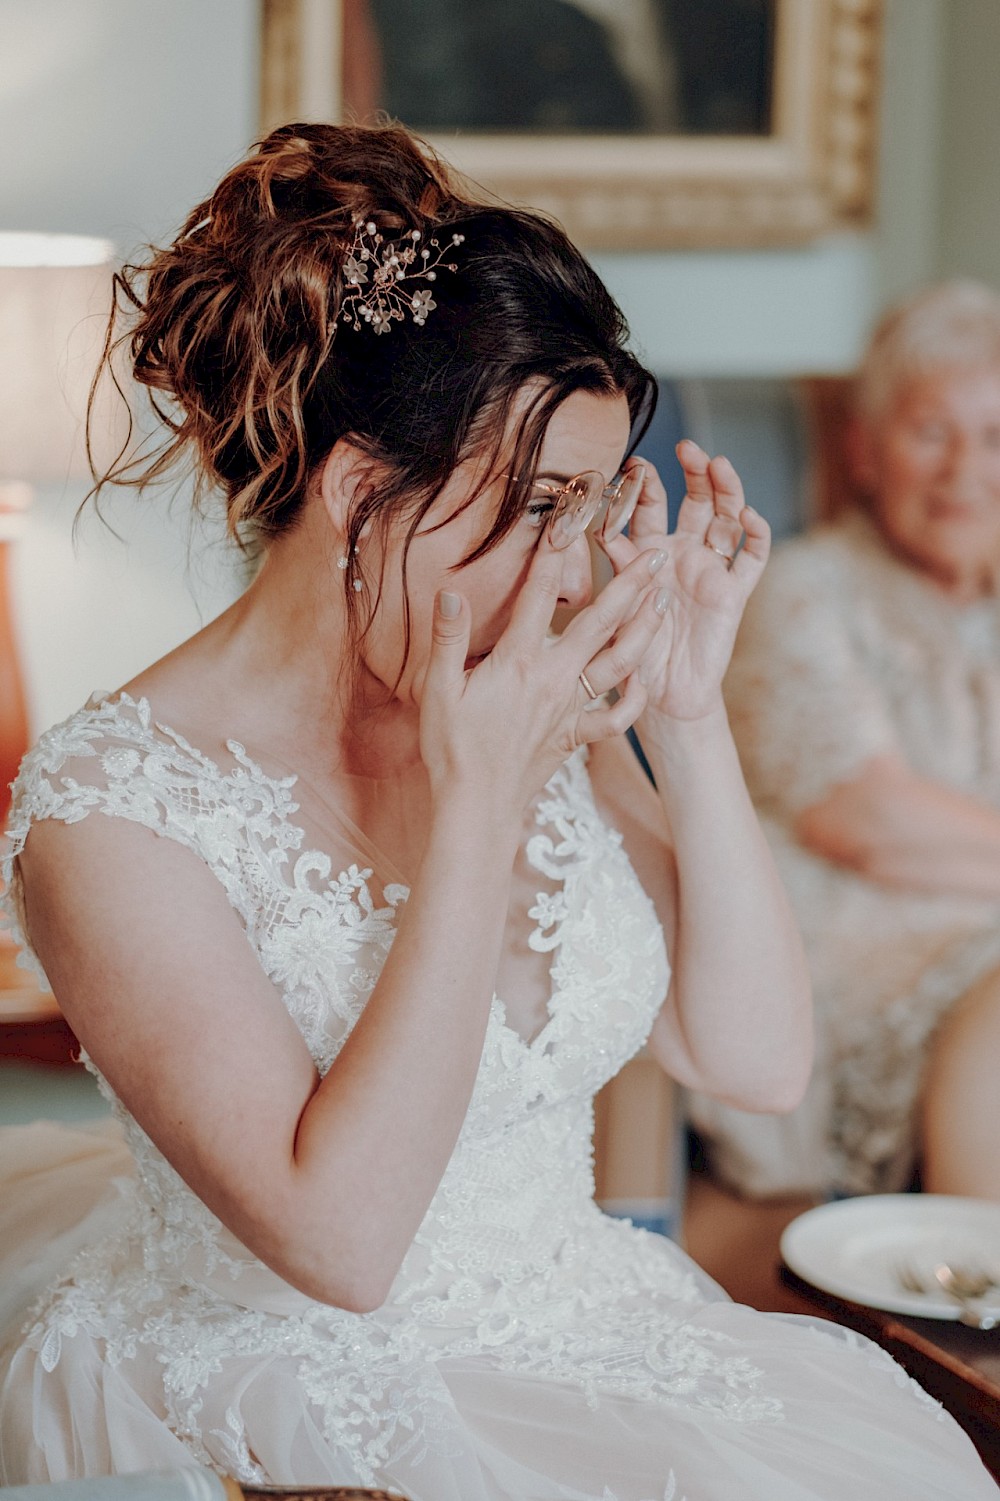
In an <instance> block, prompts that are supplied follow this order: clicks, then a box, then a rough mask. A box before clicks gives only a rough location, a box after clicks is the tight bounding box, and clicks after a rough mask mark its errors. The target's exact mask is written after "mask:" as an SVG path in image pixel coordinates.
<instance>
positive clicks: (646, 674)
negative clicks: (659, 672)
mask: <svg viewBox="0 0 1000 1501" xmlns="http://www.w3.org/2000/svg"><path fill="white" fill-rule="evenodd" d="M636 676H637V677H638V679H639V681H640V683H641V684H642V686H643V687H644V688H648V687H649V684H650V682H651V680H652V677H653V669H652V667H651V666H650V665H649V663H648V662H643V664H642V666H641V667H640V668H639V671H638V673H637V674H636Z"/></svg>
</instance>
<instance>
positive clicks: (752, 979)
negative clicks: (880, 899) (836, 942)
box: [590, 710, 812, 1111]
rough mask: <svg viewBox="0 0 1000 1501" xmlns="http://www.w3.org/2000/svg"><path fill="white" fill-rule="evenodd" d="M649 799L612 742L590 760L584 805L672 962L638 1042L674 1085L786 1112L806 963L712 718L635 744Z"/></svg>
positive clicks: (794, 1074)
mask: <svg viewBox="0 0 1000 1501" xmlns="http://www.w3.org/2000/svg"><path fill="white" fill-rule="evenodd" d="M643 748H644V750H645V752H646V754H647V756H648V757H649V759H650V762H651V765H652V769H653V773H654V776H655V777H656V779H657V784H658V786H659V787H660V788H661V789H662V794H661V795H660V796H658V795H657V793H656V792H655V791H654V789H653V788H652V787H651V785H650V783H649V781H648V780H647V778H646V776H645V775H644V773H643V772H642V771H641V769H640V767H639V764H638V761H637V760H636V758H635V756H634V755H633V753H632V751H631V750H630V749H629V747H628V746H627V744H625V743H624V742H617V743H615V744H611V743H603V744H601V745H598V746H594V747H593V749H592V750H591V753H590V765H591V778H592V781H593V784H594V791H595V796H596V797H597V800H598V803H599V806H600V807H601V811H602V813H603V814H604V816H605V817H606V818H607V819H608V821H609V822H610V823H611V824H612V825H613V826H614V827H616V828H618V829H619V830H620V831H621V833H622V835H623V838H624V843H625V848H626V850H627V851H628V854H629V858H630V859H631V861H632V864H633V866H634V867H635V870H636V873H637V875H638V877H639V880H640V882H641V883H642V885H643V887H644V889H645V890H646V892H647V893H648V895H649V896H650V897H651V899H652V900H653V902H654V903H655V905H656V908H657V913H658V915H659V917H660V921H661V923H662V924H663V928H664V936H665V938H666V942H667V951H668V953H669V955H670V961H671V982H670V989H669V992H668V994H667V998H666V1001H665V1004H664V1006H663V1008H662V1010H661V1011H660V1013H659V1015H658V1017H657V1019H656V1022H655V1024H654V1026H653V1030H652V1032H651V1034H650V1037H649V1042H648V1047H649V1050H650V1052H652V1053H653V1054H654V1056H655V1057H656V1058H657V1060H658V1061H659V1063H660V1064H661V1065H662V1066H663V1068H665V1069H666V1070H667V1072H668V1073H669V1074H671V1076H672V1077H673V1078H675V1079H677V1080H678V1081H679V1082H680V1083H682V1084H685V1085H687V1086H688V1087H690V1088H693V1089H698V1090H701V1091H703V1092H705V1093H708V1094H712V1095H715V1096H717V1097H718V1098H720V1099H723V1100H725V1101H726V1102H727V1103H729V1104H732V1105H735V1106H737V1107H738V1108H740V1109H743V1110H765V1111H766V1110H774V1111H783V1110H791V1109H793V1108H794V1107H795V1105H797V1104H798V1102H799V1100H800V1098H801V1096H802V1092H803V1090H804V1088H805V1085H806V1083H807V1081H808V1077H809V1068H810V1063H811V1056H812V1028H811V1008H810V1004H809V981H808V975H807V973H806V968H805V960H804V957H803V954H802V947H801V943H800V941H799V937H798V933H797V931H796V928H795V923H794V920H793V918H792V916H791V913H790V910H789V906H788V902H787V899H786V897H785V893H784V890H783V888H782V886H781V883H780V881H779V878H778V875H777V872H776V871H775V868H774V864H773V861H772V859H771V855H770V851H769V850H768V848H767V845H766V842H765V840H764V837H763V835H762V833H761V831H760V825H759V824H758V822H757V818H756V814H755V813H754V810H753V807H752V805H751V803H750V799H749V796H748V795H747V791H746V785H745V783H744V781H743V776H742V772H741V770H740V766H739V762H738V760H737V757H736V752H735V748H734V746H733V742H732V737H731V736H730V734H729V730H728V725H727V724H726V722H725V718H724V714H723V712H722V711H721V710H720V711H719V717H718V718H717V719H716V718H712V719H711V721H709V722H704V723H703V722H699V723H698V724H697V725H689V726H686V727H683V728H682V730H681V732H680V733H674V734H672V735H671V737H670V742H669V744H668V745H667V746H665V747H663V748H662V749H661V748H660V747H658V746H656V745H654V744H653V743H652V742H651V740H650V738H649V736H648V735H647V736H646V737H645V738H644V740H643Z"/></svg>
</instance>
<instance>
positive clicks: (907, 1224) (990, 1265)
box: [781, 1194, 1000, 1319]
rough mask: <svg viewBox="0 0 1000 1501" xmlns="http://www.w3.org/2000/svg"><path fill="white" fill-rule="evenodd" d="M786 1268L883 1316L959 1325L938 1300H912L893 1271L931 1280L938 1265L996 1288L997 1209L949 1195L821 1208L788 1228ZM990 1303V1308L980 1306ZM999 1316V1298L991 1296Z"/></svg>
mask: <svg viewBox="0 0 1000 1501" xmlns="http://www.w3.org/2000/svg"><path fill="white" fill-rule="evenodd" d="M781 1254H782V1256H783V1257H784V1260H785V1263H786V1265H787V1266H789V1267H791V1269H792V1271H793V1272H797V1273H798V1275H799V1276H800V1277H803V1278H804V1279H805V1280H806V1282H811V1283H812V1284H813V1285H814V1286H815V1287H819V1288H822V1289H823V1291H824V1292H828V1293H834V1294H836V1296H837V1297H840V1298H849V1299H850V1300H851V1302H853V1303H863V1304H866V1305H867V1306H868V1307H869V1308H883V1309H885V1310H886V1311H887V1312H888V1313H908V1314H914V1315H916V1316H917V1317H918V1318H925V1319H957V1318H958V1315H959V1313H960V1311H961V1309H960V1306H959V1304H958V1303H957V1302H956V1301H955V1300H954V1299H953V1298H949V1297H947V1296H946V1295H945V1294H944V1293H940V1292H931V1293H911V1292H907V1291H906V1290H905V1289H904V1288H903V1287H901V1286H900V1283H899V1269H900V1268H901V1267H903V1266H908V1267H913V1268H915V1269H916V1271H917V1272H918V1273H919V1274H920V1275H921V1276H924V1277H927V1279H928V1280H930V1279H931V1278H932V1277H933V1273H934V1268H935V1267H936V1266H940V1264H941V1263H942V1262H947V1263H948V1264H949V1265H950V1266H962V1267H964V1266H968V1267H970V1268H975V1269H976V1270H980V1269H982V1270H983V1271H986V1272H989V1273H991V1274H992V1275H993V1276H995V1277H996V1278H997V1280H998V1281H1000V1204H990V1203H987V1202H986V1200H984V1199H958V1198H951V1197H950V1196H948V1195H947V1194H878V1195H872V1196H870V1197H862V1198H857V1199H843V1200H841V1201H840V1202H838V1203H836V1204H822V1205H821V1206H820V1207H819V1208H818V1209H810V1210H809V1211H808V1212H807V1213H806V1214H800V1215H799V1217H798V1218H797V1219H794V1220H792V1222H791V1224H790V1225H789V1226H788V1227H787V1229H786V1230H785V1232H784V1234H783V1235H782V1237H781ZM986 1301H987V1303H989V1300H986ZM993 1302H995V1305H996V1309H997V1312H998V1313H1000V1290H998V1291H997V1292H996V1293H995V1294H993Z"/></svg>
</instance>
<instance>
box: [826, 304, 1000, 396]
mask: <svg viewBox="0 0 1000 1501" xmlns="http://www.w3.org/2000/svg"><path fill="white" fill-rule="evenodd" d="M983 369H989V370H995V371H997V372H998V373H1000V294H998V293H996V292H994V291H993V290H992V289H991V288H990V287H987V286H984V285H983V284H982V283H981V282H976V281H964V280H963V281H946V282H941V283H939V284H938V285H937V286H933V287H928V288H926V289H925V290H924V291H922V292H918V293H917V295H916V296H915V297H910V298H908V299H907V300H906V301H905V302H902V303H898V304H897V305H896V306H895V307H894V308H891V309H890V311H889V312H888V313H886V315H885V316H884V317H883V318H882V320H881V322H880V323H879V324H878V326H877V328H876V329H875V332H874V334H873V335H872V338H871V342H870V343H869V345H868V350H867V352H866V354H865V356H864V359H863V361H862V364H861V369H860V371H859V372H858V380H857V386H856V389H855V398H856V402H857V408H858V410H859V412H860V413H861V415H862V416H864V417H866V418H868V419H869V420H870V421H876V422H877V421H878V420H879V418H880V417H882V416H883V415H884V414H885V412H886V411H887V410H888V408H889V407H890V406H891V405H892V402H893V400H894V398H895V396H896V394H897V392H898V391H899V390H900V388H901V387H902V386H904V385H908V384H909V383H910V381H913V380H918V379H920V378H921V377H922V376H925V375H931V374H934V373H935V372H937V371H940V370H983Z"/></svg>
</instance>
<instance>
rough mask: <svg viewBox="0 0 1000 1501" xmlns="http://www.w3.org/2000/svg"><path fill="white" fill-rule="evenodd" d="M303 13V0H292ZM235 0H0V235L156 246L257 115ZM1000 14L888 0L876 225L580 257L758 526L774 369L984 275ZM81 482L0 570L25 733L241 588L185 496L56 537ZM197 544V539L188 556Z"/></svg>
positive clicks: (999, 247)
mask: <svg viewBox="0 0 1000 1501" xmlns="http://www.w3.org/2000/svg"><path fill="white" fill-rule="evenodd" d="M312 3H313V4H315V3H316V0H312ZM261 32H262V23H261V7H260V5H259V4H258V3H257V0H170V4H169V5H164V4H163V3H162V0H0V35H2V36H3V38H4V43H3V49H2V55H0V138H2V139H3V140H4V141H5V142H6V148H5V150H4V152H3V153H2V156H0V229H7V230H48V231H63V232H73V233H77V234H88V235H96V236H100V237H104V238H107V239H109V240H111V241H112V242H113V244H114V246H115V248H116V251H117V253H118V254H119V255H120V256H122V257H126V256H128V255H131V254H133V253H134V252H136V251H137V250H139V249H140V248H141V246H142V245H143V244H144V243H145V242H147V241H150V240H156V239H158V238H160V237H162V236H164V235H169V234H170V233H171V232H172V231H173V230H174V229H175V228H176V226H177V225H178V224H179V222H180V221H181V219H182V218H183V216H184V215H185V213H186V212H187V210H188V209H189V208H190V207H191V206H192V205H193V204H194V203H195V202H196V201H197V200H198V199H199V198H200V197H201V196H202V195H204V194H205V193H206V192H207V191H209V190H210V189H211V187H212V186H213V184H214V183H215V181H216V180H217V178H218V177H219V175H220V174H221V173H222V172H224V171H225V169H226V168H227V167H228V166H229V165H230V164H231V163H233V162H234V161H236V160H237V158H238V157H239V156H240V155H241V154H242V153H243V152H245V150H246V148H247V146H248V145H249V144H250V142H251V141H252V140H253V139H254V138H255V135H256V133H257V130H258V125H259V103H258V100H259V77H260V65H261V58H260V45H261ZM997 56H1000V6H998V5H997V3H996V0H888V3H887V5H886V7H885V29H884V43H883V59H882V79H881V101H880V114H881V125H880V143H879V153H878V155H879V162H878V189H877V207H876V213H875V217H874V223H873V224H872V225H871V227H868V228H865V229H863V230H851V231H842V232H838V233H835V234H832V235H828V236H825V237H822V238H820V239H819V240H817V241H815V242H813V243H811V244H808V245H806V246H803V247H798V248H789V249H786V248H778V249H762V250H714V251H713V250H709V251H695V250H684V251H680V250H677V251H659V252H655V251H643V252H632V253H620V252H617V253H610V252H603V253H600V254H595V256H594V259H595V262H596V263H597V265H598V267H599V269H600V271H601V272H602V274H603V275H604V276H605V277H606V279H607V281H608V282H609V284H610V286H611V288H612V290H613V291H614V292H615V293H616V295H617V296H618V297H619V299H620V300H621V302H622V304H623V306H624V308H625V311H626V313H627V315H628V317H629V320H630V322H631V325H632V328H633V332H634V336H635V340H636V343H637V345H638V346H639V348H640V349H641V350H642V352H643V354H644V355H645V358H646V359H647V361H648V362H649V363H650V364H651V365H652V367H653V368H654V369H655V370H656V371H657V373H658V374H660V375H661V376H663V377H664V379H665V381H666V382H668V384H667V385H666V387H665V392H664V401H663V410H662V412H661V418H660V422H659V424H658V428H657V432H656V433H654V435H653V438H652V440H651V444H650V445H647V446H648V447H650V450H651V452H652V451H653V450H655V453H654V456H656V455H663V454H669V445H670V443H671V442H672V440H673V437H674V430H675V429H676V428H678V427H679V426H683V427H685V428H686V429H687V430H688V431H690V432H691V433H692V435H693V436H695V437H696V438H698V439H699V441H701V442H703V443H706V444H708V445H709V446H710V447H712V448H713V449H716V450H719V451H724V452H727V453H728V454H729V456H730V457H731V458H732V459H733V460H734V462H735V463H736V464H737V465H738V466H739V467H741V468H742V469H743V470H744V471H745V474H746V477H747V481H748V489H749V490H750V492H751V494H752V496H753V498H754V501H755V503H756V504H757V505H758V506H759V507H760V508H761V509H762V510H764V511H765V512H766V513H767V514H768V515H769V516H770V517H771V519H772V520H773V521H774V523H775V524H776V527H777V529H778V530H779V531H785V530H788V529H791V528H794V527H795V526H796V525H797V524H798V522H799V520H800V518H801V514H802V507H803V504H804V500H803V495H802V486H801V476H802V462H803V438H802V430H801V423H800V414H799V412H798V410H797V406H796V399H795V388H794V380H795V378H796V377H798V376H800V375H803V374H807V375H812V374H824V373H836V372H845V371H849V370H850V369H851V367H852V365H853V363H854V361H855V359H856V357H857V354H858V351H859V349H860V347H861V344H862V341H863V339H864V336H865V333H866V331H867V330H868V328H869V326H870V324H871V321H872V319H873V317H874V315H875V313H876V311H877V310H878V309H879V308H880V307H881V306H882V305H883V304H884V303H885V302H886V301H888V300H890V299H892V298H895V297H897V296H899V295H900V294H902V293H904V292H906V291H907V290H909V289H911V288H914V287H917V286H919V285H920V284H922V283H923V282H926V281H929V280H932V279H934V278H936V277H940V276H944V275H954V274H962V273H968V274H971V275H974V276H977V277H980V278H982V279H983V280H985V281H987V282H990V283H992V284H994V285H996V284H1000V153H998V151H997V149H996V143H997V140H998V139H1000V91H998V90H997V88H996V78H995V59H996V58H997ZM85 489H86V485H85V482H84V481H81V480H73V481H72V482H70V483H69V484H66V485H60V484H46V485H45V486H43V487H42V488H41V489H40V490H39V493H38V495H37V498H36V501H35V504H34V506H33V507H32V509H31V511H30V513H29V515H28V517H27V521H26V525H25V529H24V535H23V537H22V538H21V540H20V541H19V542H18V544H17V548H16V554H15V557H14V559H13V563H14V567H13V574H14V578H13V588H14V593H15V615H16V620H17V629H18V634H19V639H20V649H21V654H22V658H23V662H24V667H25V672H26V686H27V693H28V713H29V719H30V723H31V728H32V731H33V733H37V732H38V731H40V730H41V729H43V728H44V727H45V726H47V725H48V724H50V723H52V722H53V721H54V720H56V719H59V718H61V717H63V716H65V715H66V714H68V713H70V712H71V711H72V710H73V709H75V708H76V707H77V706H78V705H79V704H80V702H81V701H82V700H83V699H84V698H86V696H87V695H88V693H89V692H90V691H91V690H92V689H94V688H98V687H103V688H111V687H114V686H116V685H117V684H118V683H119V682H122V681H124V680H126V679H127V678H128V677H129V676H130V675H131V674H133V673H134V672H135V671H136V670H137V669H138V668H139V667H140V666H142V665H143V664H144V663H146V662H148V661H149V660H151V659H152V658H154V657H155V656H157V655H158V654H160V653H162V652H163V651H165V650H167V649H168V648H170V647H171V646H173V645H174V644H175V643H176V642H177V641H179V640H180V639H182V638H183V637H184V636H185V635H187V634H189V633H190V632H191V631H192V630H194V629H196V628H197V627H198V625H199V623H200V622H202V621H203V620H205V619H207V618H210V617H211V616H212V615H213V614H215V613H216V612H217V611H218V610H219V609H220V608H221V607H222V606H223V605H224V604H225V603H226V602H227V601H228V600H229V599H230V598H231V597H232V595H233V593H234V592H235V591H236V590H237V589H238V588H239V584H240V579H241V575H240V570H239V568H238V566H237V565H236V563H235V560H233V559H232V558H230V556H229V554H228V552H227V550H226V548H225V546H224V545H223V544H219V543H218V542H217V540H216V539H214V538H213V537H211V536H210V537H209V538H208V539H206V537H205V536H204V535H203V534H199V535H198V539H197V544H196V546H194V547H192V545H191V544H192V536H191V524H190V521H189V518H188V515H187V511H186V507H185V505H184V503H183V498H182V497H179V498H178V500H177V501H176V502H175V503H174V505H173V506H171V504H170V501H169V496H168V495H166V494H163V493H159V494H157V495H155V496H152V497H149V498H147V499H145V500H142V501H136V500H134V499H132V498H122V499H120V500H118V501H117V502H115V503H114V504H113V505H112V506H110V507H109V509H108V512H107V514H108V519H109V520H110V521H111V522H112V524H113V526H114V528H115V532H116V533H117V535H115V534H114V533H113V532H112V531H111V530H109V529H108V528H106V527H104V526H103V525H102V524H101V523H100V522H99V521H98V520H97V518H96V517H94V516H89V517H88V518H87V519H86V520H85V521H84V523H83V526H82V528H81V530H80V532H79V535H78V538H77V543H76V546H75V548H74V544H73V540H72V537H71V523H72V519H73V515H74V512H75V510H76V508H77V506H78V504H79V502H80V499H81V497H82V495H83V494H84V492H85ZM206 540H207V541H208V543H209V545H206Z"/></svg>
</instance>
